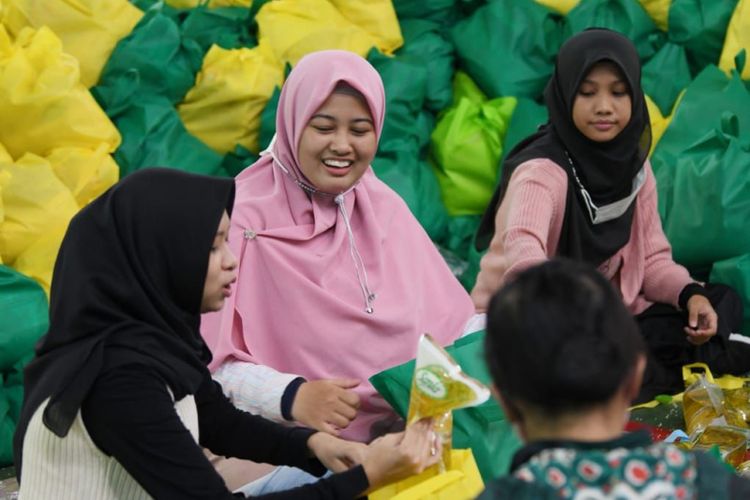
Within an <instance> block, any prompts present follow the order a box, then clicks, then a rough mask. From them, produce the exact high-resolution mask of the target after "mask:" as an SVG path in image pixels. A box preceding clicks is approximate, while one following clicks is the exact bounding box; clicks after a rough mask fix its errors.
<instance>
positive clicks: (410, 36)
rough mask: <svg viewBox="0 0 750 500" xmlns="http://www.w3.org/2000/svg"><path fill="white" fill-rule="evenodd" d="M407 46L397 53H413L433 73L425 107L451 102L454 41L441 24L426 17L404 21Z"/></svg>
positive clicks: (402, 27) (429, 81) (441, 105)
mask: <svg viewBox="0 0 750 500" xmlns="http://www.w3.org/2000/svg"><path fill="white" fill-rule="evenodd" d="M400 24H401V33H402V34H403V36H404V46H403V47H402V48H400V49H399V50H398V52H396V54H397V55H402V54H406V55H412V56H415V57H418V58H420V59H422V60H423V61H424V62H425V65H426V67H427V72H428V74H429V75H430V77H429V78H428V79H427V82H426V85H427V87H426V92H425V107H427V109H429V110H430V111H434V112H438V111H440V110H441V109H443V108H445V107H447V106H448V105H449V104H450V103H451V99H452V97H453V89H452V88H451V76H452V75H453V59H454V54H453V45H452V44H451V43H450V42H449V41H448V40H447V39H446V38H445V36H444V35H443V30H442V29H441V28H440V24H438V23H436V22H434V21H425V20H422V19H404V20H402V21H401V22H400Z"/></svg>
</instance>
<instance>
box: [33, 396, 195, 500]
mask: <svg viewBox="0 0 750 500" xmlns="http://www.w3.org/2000/svg"><path fill="white" fill-rule="evenodd" d="M47 401H49V400H47ZM47 401H45V402H44V403H42V404H41V405H40V406H39V408H38V409H37V410H36V412H35V413H34V416H33V417H32V418H31V421H30V422H29V426H28V428H27V429H26V435H25V436H24V440H23V481H22V482H21V487H20V489H19V495H18V498H19V500H40V499H59V500H67V499H71V500H73V499H76V500H78V499H81V500H83V499H92V500H94V499H95V500H110V499H111V500H114V499H117V500H125V499H127V500H130V499H133V500H135V499H147V498H151V496H150V495H149V494H148V493H146V491H145V490H144V489H143V488H142V487H141V485H140V484H138V483H137V482H136V480H135V479H133V477H132V476H131V475H130V474H128V472H127V471H126V470H125V469H124V468H123V467H122V465H120V463H119V462H118V461H117V460H116V459H115V458H114V457H111V456H107V455H105V454H104V453H102V452H101V450H99V448H97V446H96V445H95V444H94V442H93V441H92V440H91V436H89V433H88V432H87V431H86V427H85V426H84V425H83V419H82V418H81V411H80V410H79V411H78V415H76V418H75V420H74V421H73V425H72V426H71V427H70V431H69V432H68V435H67V436H65V437H64V438H60V437H57V436H56V435H55V434H53V433H52V431H50V430H49V429H48V428H47V427H46V426H45V425H44V423H43V422H42V414H43V413H44V408H46V407H47ZM174 406H175V410H176V411H177V415H179V417H180V420H182V423H183V424H184V425H185V427H187V429H188V430H189V431H190V434H192V436H193V438H194V439H195V442H196V443H197V442H198V409H197V408H196V406H195V398H194V397H193V396H192V395H191V396H186V397H184V398H183V399H181V400H180V401H177V402H176V403H175V405H174Z"/></svg>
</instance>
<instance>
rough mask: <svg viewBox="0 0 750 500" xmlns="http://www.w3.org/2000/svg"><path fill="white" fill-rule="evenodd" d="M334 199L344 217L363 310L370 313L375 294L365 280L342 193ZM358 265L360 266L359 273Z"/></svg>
mask: <svg viewBox="0 0 750 500" xmlns="http://www.w3.org/2000/svg"><path fill="white" fill-rule="evenodd" d="M334 201H335V202H336V204H337V205H338V206H339V211H340V212H341V216H342V217H343V218H344V225H345V226H346V233H347V235H348V236H349V250H350V253H351V255H352V260H354V269H355V271H357V280H358V281H359V287H360V289H361V290H362V296H363V297H364V299H365V312H366V313H368V314H372V313H373V312H374V311H375V309H373V307H372V302H373V301H374V300H375V294H374V293H372V292H371V291H370V284H369V283H368V282H367V270H366V269H365V263H364V261H363V260H362V256H361V255H360V254H359V250H357V245H356V243H355V242H354V233H353V232H352V227H351V225H350V224H349V214H348V213H347V211H346V207H345V206H344V195H343V194H340V195H337V196H336V198H334ZM360 267H361V268H362V272H361V273H360ZM363 278H364V279H363Z"/></svg>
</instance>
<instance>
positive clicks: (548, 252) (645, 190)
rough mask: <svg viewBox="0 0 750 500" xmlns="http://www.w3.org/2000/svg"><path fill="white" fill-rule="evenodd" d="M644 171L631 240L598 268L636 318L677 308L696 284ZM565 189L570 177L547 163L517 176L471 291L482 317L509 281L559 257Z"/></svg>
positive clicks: (527, 166)
mask: <svg viewBox="0 0 750 500" xmlns="http://www.w3.org/2000/svg"><path fill="white" fill-rule="evenodd" d="M646 170H647V177H646V183H645V184H644V185H643V187H642V188H641V191H640V193H638V198H637V201H636V207H635V213H634V215H633V225H632V229H631V233H630V240H629V241H628V243H627V244H626V245H625V246H624V247H622V248H621V249H620V250H619V251H618V252H617V253H616V254H615V255H613V256H612V257H611V258H610V259H609V260H607V261H606V262H604V263H603V264H602V265H601V266H600V267H599V271H600V272H601V273H602V274H603V275H604V276H605V277H606V278H607V279H608V280H609V281H610V282H611V283H612V285H613V286H614V287H615V289H616V290H619V291H620V294H621V295H622V299H623V301H624V302H625V305H626V306H627V307H628V309H629V310H630V312H631V313H633V314H638V313H641V312H643V311H644V310H645V309H646V308H648V307H649V306H650V305H651V304H653V303H654V302H661V303H666V304H671V305H673V306H675V307H677V299H678V297H679V295H680V292H681V291H682V289H683V288H684V287H685V285H687V284H689V283H692V282H693V280H692V279H691V278H690V275H689V274H688V272H687V270H686V269H685V268H684V267H682V266H681V265H679V264H677V263H675V262H674V260H672V248H671V247H670V245H669V242H668V241H667V238H666V237H665V236H664V231H663V230H662V227H661V221H660V219H659V213H658V210H657V207H656V180H655V179H654V174H653V172H652V171H651V165H650V164H649V163H648V162H647V163H646ZM567 189H568V178H567V175H566V174H565V172H564V171H563V169H562V168H560V167H559V166H557V165H556V164H555V163H554V162H552V161H551V160H549V159H547V158H540V159H534V160H529V161H527V162H525V163H523V164H522V165H519V166H518V168H517V169H516V171H515V172H513V176H512V177H511V179H510V183H509V184H508V191H507V193H506V195H505V198H504V199H503V202H502V203H501V205H500V208H499V209H498V211H497V215H496V216H495V228H496V230H495V235H494V237H493V238H492V242H491V243H490V247H489V250H488V251H487V254H486V255H485V256H484V257H483V258H482V260H481V262H480V271H479V275H478V276H477V282H476V284H475V285H474V289H473V290H472V292H471V297H472V299H473V300H474V305H475V307H476V308H477V311H478V312H482V311H485V310H486V309H487V305H488V303H489V300H490V298H491V297H492V294H493V293H494V292H495V291H496V290H497V289H499V288H500V287H501V286H502V285H503V283H505V282H506V281H507V280H508V279H509V278H511V277H512V276H514V275H515V274H517V273H519V272H520V271H522V270H524V269H526V268H528V267H531V266H533V265H534V264H537V263H539V262H542V261H544V260H546V259H548V258H550V257H552V256H554V255H555V254H556V252H557V243H558V241H559V239H560V230H561V228H562V223H563V216H564V214H565V201H566V195H567Z"/></svg>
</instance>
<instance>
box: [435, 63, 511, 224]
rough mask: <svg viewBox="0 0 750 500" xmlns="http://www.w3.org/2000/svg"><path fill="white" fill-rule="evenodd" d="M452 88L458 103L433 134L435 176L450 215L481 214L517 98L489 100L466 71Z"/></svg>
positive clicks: (492, 189)
mask: <svg viewBox="0 0 750 500" xmlns="http://www.w3.org/2000/svg"><path fill="white" fill-rule="evenodd" d="M453 85H454V101H453V105H452V106H451V107H450V108H448V109H447V110H445V111H444V112H443V114H442V116H441V118H440V120H439V121H438V123H437V126H436V127H435V130H434V131H433V132H432V150H431V151H432V157H433V159H434V160H435V166H436V169H435V173H436V175H437V179H438V182H439V183H440V189H441V192H442V197H443V202H444V203H445V207H446V209H447V210H448V213H449V214H450V215H480V214H482V213H484V209H485V207H486V206H487V203H488V202H489V201H490V198H492V193H493V192H494V189H495V184H496V181H497V164H498V161H499V160H500V156H501V154H502V148H503V138H504V137H505V132H506V130H507V129H508V122H509V121H510V116H511V115H512V114H513V109H514V108H515V106H516V98H515V97H498V98H495V99H492V100H488V99H487V98H485V97H484V96H483V95H481V91H480V90H479V89H478V88H477V87H476V85H475V84H474V82H472V81H471V78H469V76H468V75H467V74H466V73H464V72H462V71H459V72H457V73H456V76H455V78H454V83H453Z"/></svg>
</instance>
